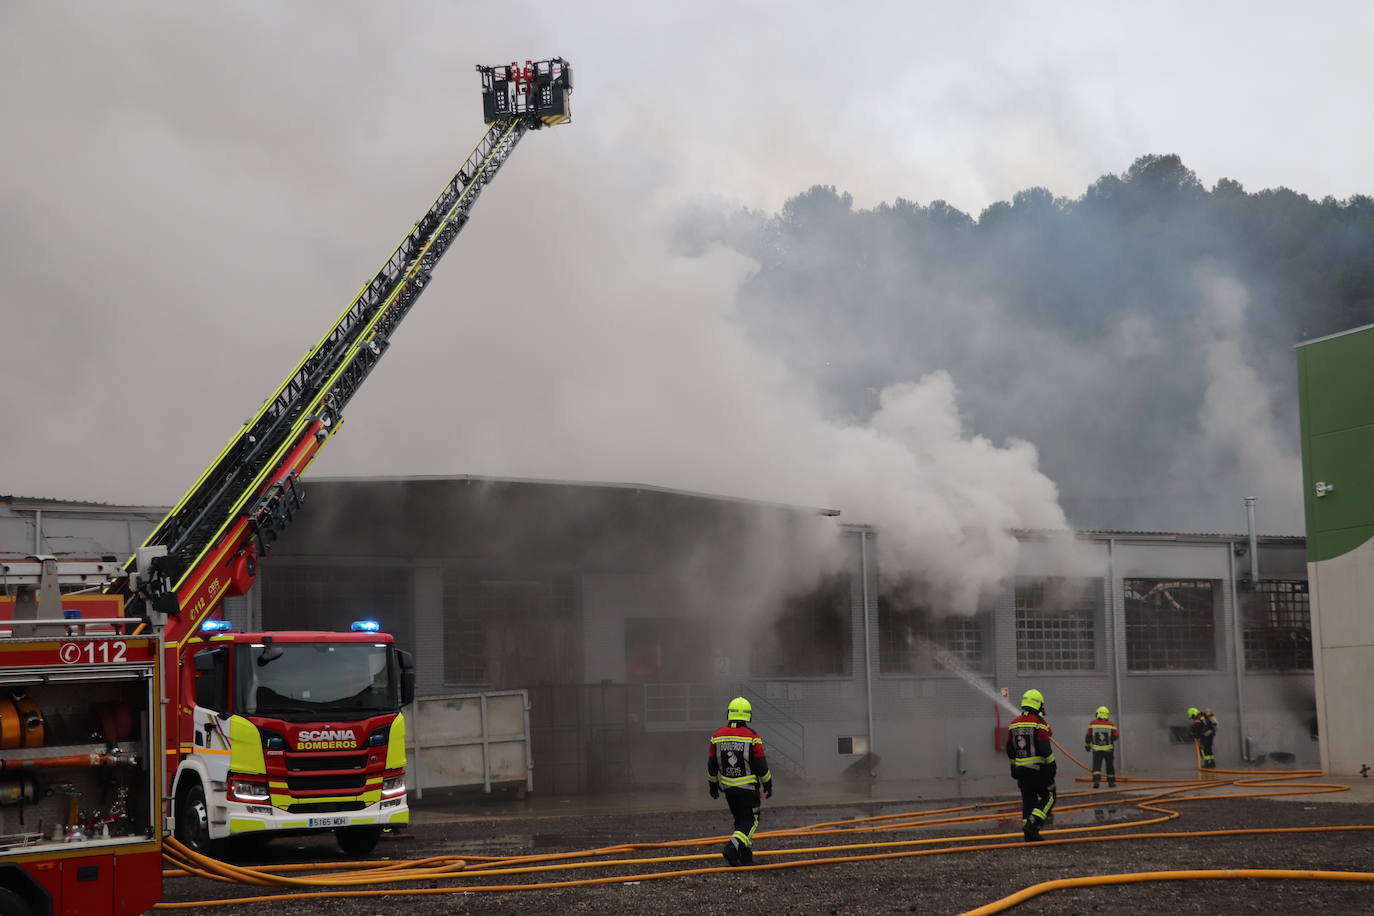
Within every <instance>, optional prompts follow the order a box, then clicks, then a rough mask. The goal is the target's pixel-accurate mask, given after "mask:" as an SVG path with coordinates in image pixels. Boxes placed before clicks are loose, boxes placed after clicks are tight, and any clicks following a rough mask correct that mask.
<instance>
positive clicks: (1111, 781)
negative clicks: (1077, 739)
mask: <svg viewBox="0 0 1374 916" xmlns="http://www.w3.org/2000/svg"><path fill="white" fill-rule="evenodd" d="M1093 715H1094V716H1095V718H1094V719H1093V720H1092V721H1091V722H1089V723H1088V731H1087V733H1086V734H1084V735H1083V750H1085V751H1092V755H1093V788H1094V789H1100V788H1102V777H1103V776H1104V775H1105V776H1106V777H1107V788H1109V789H1114V788H1116V743H1117V742H1118V741H1120V740H1121V732H1120V731H1118V730H1117V727H1116V723H1115V722H1113V721H1112V711H1111V710H1110V709H1108V708H1107V707H1105V706H1099V707H1097V712H1096V713H1094V714H1093Z"/></svg>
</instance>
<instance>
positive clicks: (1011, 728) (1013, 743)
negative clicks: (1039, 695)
mask: <svg viewBox="0 0 1374 916" xmlns="http://www.w3.org/2000/svg"><path fill="white" fill-rule="evenodd" d="M1053 734H1054V732H1053V731H1052V730H1051V729H1050V726H1049V723H1048V722H1046V721H1045V720H1044V719H1042V718H1040V717H1039V716H1037V715H1034V714H1032V713H1022V714H1021V715H1019V716H1017V717H1016V718H1015V719H1012V720H1011V724H1010V725H1008V726H1007V757H1008V759H1010V760H1011V762H1012V765H1013V766H1018V767H1039V766H1040V765H1041V764H1042V763H1054V745H1053V744H1051V743H1050V736H1051V735H1053Z"/></svg>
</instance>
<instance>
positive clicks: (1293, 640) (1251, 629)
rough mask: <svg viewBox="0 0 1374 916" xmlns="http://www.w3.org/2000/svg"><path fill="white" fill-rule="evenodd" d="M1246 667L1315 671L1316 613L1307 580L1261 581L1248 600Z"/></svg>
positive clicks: (1246, 609) (1262, 669)
mask: <svg viewBox="0 0 1374 916" xmlns="http://www.w3.org/2000/svg"><path fill="white" fill-rule="evenodd" d="M1245 667H1246V668H1247V669H1249V670H1251V671H1311V670H1312V610H1311V606H1310V605H1309V603H1308V596H1307V581H1306V580H1305V579H1261V580H1260V583H1259V588H1258V589H1256V590H1255V591H1253V592H1251V593H1250V594H1249V595H1247V596H1246V599H1245Z"/></svg>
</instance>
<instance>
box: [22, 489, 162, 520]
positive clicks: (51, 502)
mask: <svg viewBox="0 0 1374 916" xmlns="http://www.w3.org/2000/svg"><path fill="white" fill-rule="evenodd" d="M0 503H8V504H9V505H10V507H11V508H13V509H19V510H22V511H25V512H32V511H34V510H38V511H42V512H133V513H137V514H140V515H159V516H160V515H166V514H167V510H168V509H169V508H171V507H170V506H130V505H122V504H119V503H101V502H92V501H90V500H84V499H54V498H51V497H46V496H16V495H13V494H5V493H0Z"/></svg>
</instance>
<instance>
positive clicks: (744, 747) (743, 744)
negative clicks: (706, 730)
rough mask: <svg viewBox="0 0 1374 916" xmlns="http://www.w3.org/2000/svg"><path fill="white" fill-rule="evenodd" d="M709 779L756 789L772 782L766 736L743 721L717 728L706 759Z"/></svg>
mask: <svg viewBox="0 0 1374 916" xmlns="http://www.w3.org/2000/svg"><path fill="white" fill-rule="evenodd" d="M706 779H707V781H708V782H718V783H720V785H722V786H724V787H726V788H732V789H757V788H758V787H759V786H760V785H761V784H763V783H765V782H770V781H772V779H773V774H772V773H771V772H769V769H768V758H767V757H766V756H764V753H763V738H761V737H759V733H758V732H756V731H754V730H753V729H752V728H750V727H749V726H747V725H744V724H742V723H739V724H736V723H732V724H730V725H727V726H725V727H724V728H718V729H716V731H715V734H713V735H711V744H710V750H709V756H708V757H707V758H706Z"/></svg>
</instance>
